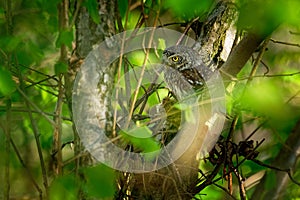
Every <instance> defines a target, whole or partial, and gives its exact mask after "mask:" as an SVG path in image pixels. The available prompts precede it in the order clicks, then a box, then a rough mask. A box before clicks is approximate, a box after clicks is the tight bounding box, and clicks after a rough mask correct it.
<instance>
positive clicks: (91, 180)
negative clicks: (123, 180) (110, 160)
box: [84, 164, 116, 199]
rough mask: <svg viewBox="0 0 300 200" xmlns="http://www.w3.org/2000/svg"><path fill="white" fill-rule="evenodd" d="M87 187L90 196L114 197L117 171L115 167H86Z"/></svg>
mask: <svg viewBox="0 0 300 200" xmlns="http://www.w3.org/2000/svg"><path fill="white" fill-rule="evenodd" d="M84 174H85V178H86V184H85V189H86V192H87V194H88V196H89V197H94V198H97V199H100V198H101V199H102V198H109V197H110V198H112V197H113V196H114V194H115V190H116V185H115V178H116V176H115V173H114V171H113V169H111V168H109V167H107V166H105V165H102V164H101V165H98V166H95V167H89V168H86V169H84Z"/></svg>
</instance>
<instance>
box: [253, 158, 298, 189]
mask: <svg viewBox="0 0 300 200" xmlns="http://www.w3.org/2000/svg"><path fill="white" fill-rule="evenodd" d="M252 161H253V162H255V163H256V164H258V165H260V166H263V167H266V168H269V169H273V170H276V171H280V172H285V173H287V174H288V175H289V178H290V179H291V181H292V182H293V183H295V184H296V185H299V186H300V182H298V181H297V180H295V179H294V178H293V176H292V173H291V169H281V168H279V167H275V166H272V165H268V164H265V163H263V162H261V161H260V160H257V159H253V160H252Z"/></svg>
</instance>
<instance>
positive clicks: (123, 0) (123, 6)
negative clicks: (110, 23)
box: [118, 0, 128, 18]
mask: <svg viewBox="0 0 300 200" xmlns="http://www.w3.org/2000/svg"><path fill="white" fill-rule="evenodd" d="M118 7H119V11H120V15H121V17H122V18H124V17H125V14H126V11H127V9H128V0H118Z"/></svg>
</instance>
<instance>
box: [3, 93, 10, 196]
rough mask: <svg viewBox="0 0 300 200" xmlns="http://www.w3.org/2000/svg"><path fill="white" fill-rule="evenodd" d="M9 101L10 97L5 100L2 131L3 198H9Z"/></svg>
mask: <svg viewBox="0 0 300 200" xmlns="http://www.w3.org/2000/svg"><path fill="white" fill-rule="evenodd" d="M10 126H11V101H10V99H8V100H7V102H6V123H5V127H4V133H5V134H6V138H5V157H4V160H5V161H4V162H5V173H4V177H5V178H4V180H5V181H4V185H5V190H4V198H5V199H7V200H9V199H10V169H9V168H10V140H11V130H10Z"/></svg>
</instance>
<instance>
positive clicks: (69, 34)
mask: <svg viewBox="0 0 300 200" xmlns="http://www.w3.org/2000/svg"><path fill="white" fill-rule="evenodd" d="M73 40H74V37H73V31H72V30H70V31H69V30H62V31H60V32H59V35H58V38H57V40H56V44H55V45H56V47H60V46H61V45H67V46H68V47H69V48H70V49H71V48H72V42H73Z"/></svg>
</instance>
